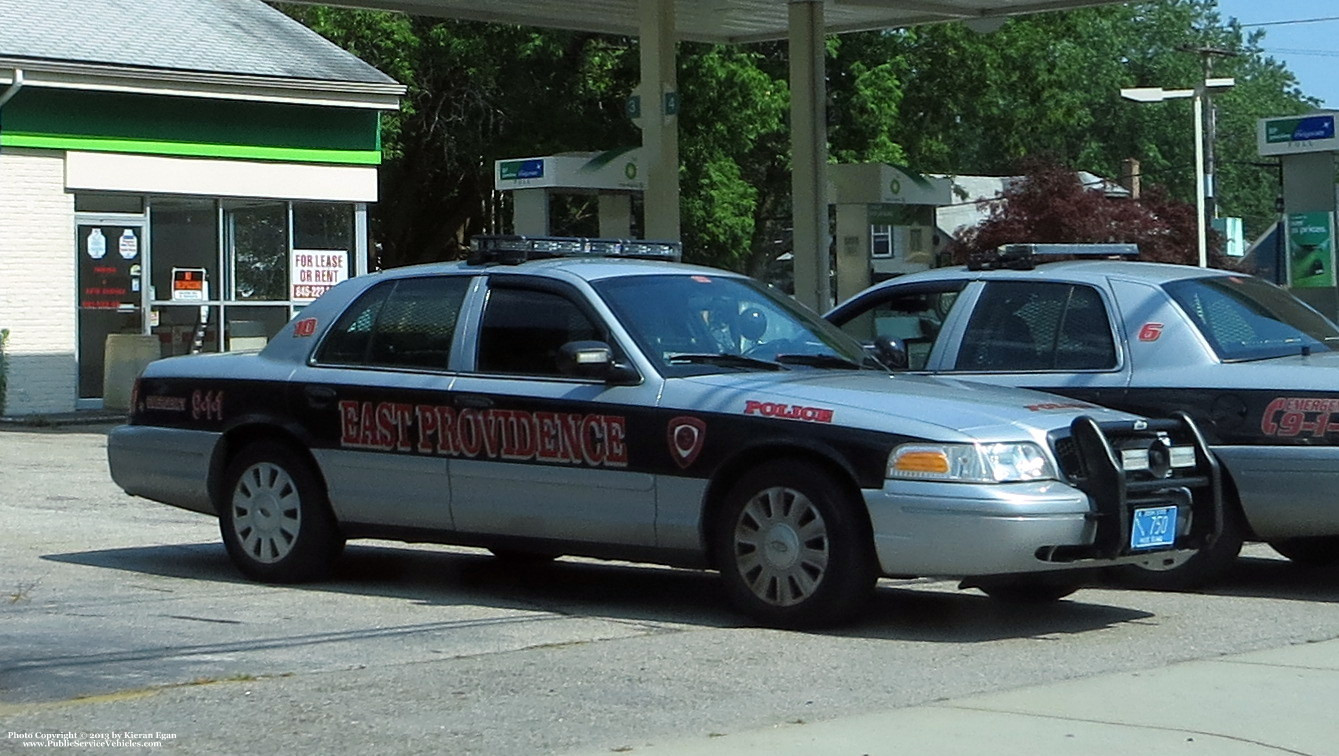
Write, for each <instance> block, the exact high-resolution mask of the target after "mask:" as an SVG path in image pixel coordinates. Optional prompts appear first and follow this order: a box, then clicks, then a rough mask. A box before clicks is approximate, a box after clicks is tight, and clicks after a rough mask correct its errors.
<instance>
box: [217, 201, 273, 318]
mask: <svg viewBox="0 0 1339 756" xmlns="http://www.w3.org/2000/svg"><path fill="white" fill-rule="evenodd" d="M223 244H224V249H225V250H226V251H227V255H226V258H227V260H228V261H229V269H230V271H231V276H230V278H231V281H232V291H231V292H230V295H231V296H230V298H231V299H233V300H237V301H265V302H281V301H284V300H286V299H288V203H287V202H278V201H274V200H269V201H254V202H224V203H223Z"/></svg>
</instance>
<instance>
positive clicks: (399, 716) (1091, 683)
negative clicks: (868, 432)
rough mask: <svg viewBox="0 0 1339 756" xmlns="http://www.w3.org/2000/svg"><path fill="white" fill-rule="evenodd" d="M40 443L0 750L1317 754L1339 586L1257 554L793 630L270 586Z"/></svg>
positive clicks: (614, 574)
mask: <svg viewBox="0 0 1339 756" xmlns="http://www.w3.org/2000/svg"><path fill="white" fill-rule="evenodd" d="M61 420H64V419H63V418H51V419H48V421H47V422H46V423H44V425H43V427H40V428H36V429H31V430H29V429H26V428H24V427H22V426H15V425H5V424H0V753H9V752H16V753H17V752H20V750H22V752H27V753H31V752H32V750H31V749H32V748H34V747H60V748H62V750H67V751H71V752H73V751H79V750H83V749H94V748H97V749H101V748H104V747H136V748H153V747H158V748H161V750H164V751H172V752H176V753H182V754H210V756H214V754H220V753H239V754H240V753H254V752H255V750H256V749H257V748H260V749H261V750H264V751H266V752H273V753H289V752H312V753H362V752H375V753H395V754H440V753H448V754H452V755H453V756H455V755H456V754H481V755H484V756H492V754H504V753H505V754H508V755H509V756H520V755H522V754H532V753H533V754H540V753H543V754H569V753H570V754H611V753H633V754H636V753H648V754H675V755H678V754H684V755H686V756H692V755H694V754H702V755H703V756H706V755H709V754H713V755H714V754H721V755H724V754H764V753H766V754H769V756H770V755H771V754H800V753H803V754H806V755H807V754H836V755H837V756H845V755H846V754H850V755H851V756H860V755H862V754H888V755H889V756H902V755H903V754H917V755H918V756H919V755H921V754H929V755H931V756H935V755H938V754H944V755H946V756H958V755H962V756H975V755H977V754H981V755H982V756H984V755H985V754H990V755H991V756H1012V755H1013V754H1019V755H1020V756H1021V755H1022V754H1027V756H1037V754H1084V755H1087V754H1093V755H1095V756H1103V755H1105V754H1121V755H1122V756H1124V755H1125V754H1131V753H1158V754H1170V755H1172V756H1176V755H1178V754H1210V755H1213V756H1217V755H1218V754H1225V755H1226V756H1232V755H1233V754H1306V755H1307V756H1331V755H1336V754H1339V723H1336V718H1335V717H1334V714H1333V711H1332V709H1333V706H1334V702H1335V701H1339V569H1336V570H1325V571H1305V570H1301V569H1300V568H1297V567H1295V566H1293V565H1291V564H1289V563H1288V562H1286V561H1285V560H1282V559H1281V558H1280V557H1279V556H1278V555H1276V554H1273V553H1272V552H1271V551H1270V550H1269V549H1268V547H1267V546H1263V545H1258V544H1256V545H1251V546H1248V548H1247V556H1246V557H1244V559H1243V560H1242V561H1241V564H1240V565H1239V568H1238V570H1237V573H1236V574H1235V575H1234V576H1233V578H1232V580H1230V581H1228V583H1227V585H1225V586H1223V587H1222V588H1221V589H1220V590H1217V591H1212V592H1206V593H1202V594H1174V593H1152V592H1137V591H1119V590H1107V589H1091V590H1085V591H1083V592H1081V593H1080V594H1077V595H1076V596H1075V597H1074V598H1073V599H1071V600H1067V601H1063V602H1059V603H1058V604H1057V605H1054V606H1047V607H1038V608H1035V609H1030V610H1028V611H1026V612H1022V613H1020V612H1015V611H1010V610H1007V609H1006V608H1001V607H999V606H996V605H995V604H994V603H993V602H991V601H990V600H988V599H986V598H985V597H983V596H978V595H974V594H972V593H971V592H959V591H955V590H954V589H953V586H952V585H940V584H938V583H935V582H924V583H920V582H915V581H910V582H908V581H887V582H888V585H885V586H884V587H883V588H882V589H881V591H880V594H879V596H878V597H877V598H876V601H875V602H874V604H873V606H872V607H871V616H870V617H869V618H867V619H866V620H864V621H862V622H861V623H858V624H857V625H856V626H854V627H851V628H846V629H843V630H841V631H835V632H831V633H818V634H808V633H783V632H779V631H770V630H766V629H760V628H753V627H749V626H747V625H740V624H739V620H738V618H737V617H735V616H734V615H733V614H732V613H731V612H729V611H728V609H727V608H726V607H725V606H724V601H723V597H721V596H720V595H719V591H718V588H717V586H716V581H715V580H714V579H713V578H712V576H710V575H708V574H705V573H696V572H693V571H675V570H668V569H662V568H651V567H647V566H640V565H619V564H596V563H590V564H587V563H585V562H583V561H581V560H560V561H559V562H558V563H556V564H555V565H553V566H552V567H550V568H549V569H547V570H542V571H535V572H533V573H519V574H518V573H515V572H513V571H511V570H508V569H506V568H505V567H504V566H501V565H499V564H498V563H497V562H496V561H495V560H492V559H490V558H489V557H488V556H486V555H484V554H481V553H475V552H472V551H469V550H459V549H447V548H440V547H418V546H412V545H406V544H395V543H370V544H354V545H351V546H350V549H349V553H348V554H346V558H345V563H344V567H343V568H342V571H341V572H340V574H339V575H338V576H337V577H336V579H334V580H332V581H330V582H329V583H326V584H322V585H315V586H304V587H295V586H265V585H260V584H254V583H251V582H249V581H245V580H243V579H242V578H240V577H239V576H237V575H236V574H235V571H234V570H233V569H232V568H231V567H230V565H229V564H228V563H227V560H226V557H225V555H224V554H223V550H222V547H221V546H220V545H219V544H218V538H217V527H216V525H215V524H214V523H213V522H212V521H211V520H210V519H209V518H207V517H203V516H200V515H196V514H193V513H189V512H184V511H181V510H176V509H173V508H170V507H163V506H161V505H157V504H153V503H151V502H147V501H144V500H140V499H134V498H131V497H128V496H125V495H124V494H122V493H121V492H120V491H119V490H117V489H116V488H115V486H114V485H113V484H112V483H111V482H110V480H109V479H108V477H107V474H106V470H105V451H104V447H105V443H104V437H103V436H102V433H104V432H105V429H104V428H80V427H78V426H77V424H75V425H73V426H72V427H63V426H65V425H66V423H65V422H60V421H61ZM48 735H50V736H63V735H70V736H71V738H82V740H72V739H70V738H66V739H64V740H62V739H60V738H45V737H39V736H48ZM112 736H119V737H116V738H114V739H113V738H112ZM137 736H145V737H144V738H138V737H137ZM158 736H161V737H158ZM155 738H156V739H155ZM100 740H102V741H106V743H105V745H104V744H103V743H101V742H99V741H100ZM39 742H40V743H41V745H40V746H38V745H36V744H38V743H39ZM261 743H263V744H264V745H263V746H261V745H260V744H261ZM61 744H63V745H61ZM155 744H156V746H155Z"/></svg>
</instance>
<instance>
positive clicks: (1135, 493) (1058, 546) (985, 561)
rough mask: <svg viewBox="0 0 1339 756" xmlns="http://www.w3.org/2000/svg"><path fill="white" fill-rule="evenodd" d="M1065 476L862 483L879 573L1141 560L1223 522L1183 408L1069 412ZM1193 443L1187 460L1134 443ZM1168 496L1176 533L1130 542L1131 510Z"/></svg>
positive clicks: (1212, 479) (1207, 536)
mask: <svg viewBox="0 0 1339 756" xmlns="http://www.w3.org/2000/svg"><path fill="white" fill-rule="evenodd" d="M1052 443H1053V447H1054V446H1057V445H1058V446H1064V447H1066V451H1065V452H1064V453H1063V454H1058V455H1057V456H1059V457H1061V467H1062V469H1063V473H1062V474H1063V475H1064V476H1065V478H1066V480H1064V481H1039V482H1030V483H1007V484H964V483H945V482H930V481H913V480H888V481H885V483H884V487H883V488H882V489H879V490H867V491H865V492H864V499H865V505H866V507H867V509H868V511H869V515H870V523H871V525H872V526H873V531H874V544H875V551H876V554H877V556H878V560H879V564H880V567H881V569H882V571H883V572H884V574H887V575H893V576H939V577H966V576H982V575H1006V574H1025V573H1034V572H1050V571H1056V570H1067V569H1074V568H1084V567H1105V566H1111V565H1117V564H1126V563H1135V562H1142V561H1147V560H1148V559H1149V558H1150V557H1152V556H1154V555H1157V556H1167V555H1169V554H1175V553H1177V552H1187V553H1190V552H1193V550H1195V549H1198V548H1203V547H1204V546H1206V545H1208V544H1210V543H1212V542H1213V539H1215V538H1217V536H1218V533H1219V532H1220V531H1221V529H1222V522H1223V514H1222V492H1221V483H1220V480H1221V475H1220V472H1219V468H1218V463H1217V461H1216V460H1215V459H1214V458H1213V456H1212V455H1211V454H1210V453H1209V450H1208V446H1207V445H1206V444H1205V443H1204V439H1203V437H1202V436H1201V435H1200V433H1199V431H1198V429H1197V428H1196V427H1195V426H1194V424H1193V423H1192V422H1191V421H1190V420H1189V418H1186V417H1178V418H1176V419H1173V420H1162V421H1154V420H1149V421H1138V422H1130V423H1096V422H1094V421H1092V420H1090V419H1088V418H1086V417H1085V418H1079V419H1077V420H1076V421H1075V422H1074V423H1073V425H1072V426H1071V428H1070V429H1069V433H1068V434H1064V435H1063V436H1062V437H1060V438H1053V439H1052ZM1169 446H1171V447H1178V448H1181V449H1193V450H1194V455H1195V462H1194V465H1193V466H1189V467H1181V468H1177V469H1172V468H1167V469H1161V468H1158V467H1157V465H1152V466H1151V467H1152V468H1153V469H1151V470H1150V469H1131V468H1138V466H1137V465H1132V464H1131V463H1130V462H1128V461H1127V460H1132V459H1134V458H1135V457H1136V456H1137V455H1136V454H1133V453H1132V451H1131V450H1136V449H1147V450H1150V452H1149V453H1150V456H1154V457H1156V456H1157V455H1158V454H1160V453H1161V452H1162V450H1165V448H1167V447H1169ZM1150 507H1174V508H1175V509H1176V510H1177V517H1176V521H1177V528H1176V532H1175V537H1174V539H1173V542H1172V543H1171V544H1170V545H1167V546H1159V547H1157V548H1149V549H1141V548H1136V547H1135V546H1134V545H1133V542H1132V537H1131V533H1132V528H1133V527H1134V519H1135V512H1136V511H1137V510H1139V509H1143V508H1150Z"/></svg>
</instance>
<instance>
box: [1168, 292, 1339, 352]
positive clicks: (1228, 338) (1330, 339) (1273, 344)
mask: <svg viewBox="0 0 1339 756" xmlns="http://www.w3.org/2000/svg"><path fill="white" fill-rule="evenodd" d="M1163 288H1165V289H1166V290H1167V293H1168V294H1170V295H1171V296H1172V299H1174V300H1176V303H1177V304H1178V305H1180V306H1181V309H1182V310H1185V312H1186V314H1188V315H1189V316H1190V319H1191V320H1192V321H1194V323H1195V327H1196V328H1198V329H1199V331H1200V333H1202V334H1204V338H1206V339H1208V341H1209V344H1210V345H1211V346H1212V347H1213V350H1214V351H1215V352H1216V353H1217V354H1218V358H1219V359H1221V360H1223V361H1225V362H1232V361H1241V360H1264V359H1270V358H1272V357H1284V356H1288V355H1294V354H1301V353H1302V348H1303V347H1307V348H1309V349H1310V350H1311V351H1315V352H1325V351H1330V350H1331V349H1335V348H1337V347H1336V345H1339V327H1336V326H1335V324H1334V323H1332V322H1330V321H1329V320H1327V319H1325V317H1324V316H1322V315H1321V314H1320V313H1318V312H1316V311H1315V310H1313V309H1311V308H1310V307H1308V306H1307V305H1306V304H1304V303H1303V302H1302V301H1301V300H1299V299H1297V297H1294V296H1293V295H1292V294H1290V293H1288V292H1287V291H1285V290H1284V289H1281V288H1279V287H1277V286H1274V285H1273V284H1271V283H1267V282H1265V281H1263V280H1261V279H1259V278H1254V277H1250V276H1214V277H1211V278H1192V279H1187V280H1184V281H1174V282H1172V283H1168V284H1165V285H1164V287H1163Z"/></svg>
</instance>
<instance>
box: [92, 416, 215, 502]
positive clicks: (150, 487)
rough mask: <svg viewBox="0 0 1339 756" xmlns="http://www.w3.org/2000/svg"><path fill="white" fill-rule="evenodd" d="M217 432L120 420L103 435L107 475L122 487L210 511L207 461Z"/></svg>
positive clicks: (130, 491) (141, 494)
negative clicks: (109, 470) (120, 423)
mask: <svg viewBox="0 0 1339 756" xmlns="http://www.w3.org/2000/svg"><path fill="white" fill-rule="evenodd" d="M221 437H222V434H219V433H212V432H206V431H194V430H182V429H179V428H160V427H154V426H147V425H121V426H117V427H116V428H113V429H112V432H111V433H110V434H108V436H107V464H108V466H109V468H110V469H111V474H112V480H113V481H115V482H116V485H118V486H120V487H121V488H122V489H123V490H124V491H125V492H126V493H128V494H133V495H135V496H143V497H144V498H146V499H152V500H154V501H159V502H162V503H164V504H171V505H173V506H177V507H181V508H182V509H189V510H191V511H193V512H202V513H204V514H215V512H214V504H213V501H212V500H211V499H210V496H209V465H210V460H211V459H212V457H213V454H214V449H215V447H217V446H218V442H219V439H220V438H221Z"/></svg>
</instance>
